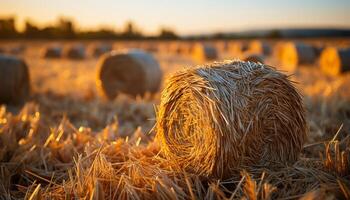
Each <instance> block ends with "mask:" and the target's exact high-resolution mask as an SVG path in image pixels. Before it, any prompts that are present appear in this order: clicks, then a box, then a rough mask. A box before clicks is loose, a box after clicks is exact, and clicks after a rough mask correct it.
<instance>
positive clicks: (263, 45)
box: [249, 40, 272, 56]
mask: <svg viewBox="0 0 350 200" xmlns="http://www.w3.org/2000/svg"><path fill="white" fill-rule="evenodd" d="M249 52H250V53H256V54H263V55H266V56H267V55H270V54H271V52H272V50H271V46H270V45H269V44H268V43H267V42H264V41H260V40H253V41H252V42H250V43H249Z"/></svg>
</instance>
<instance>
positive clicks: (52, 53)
mask: <svg viewBox="0 0 350 200" xmlns="http://www.w3.org/2000/svg"><path fill="white" fill-rule="evenodd" d="M61 56H62V48H61V47H59V46H49V47H46V48H45V49H44V51H43V57H44V58H60V57H61Z"/></svg>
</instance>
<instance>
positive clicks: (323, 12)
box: [0, 0, 350, 35]
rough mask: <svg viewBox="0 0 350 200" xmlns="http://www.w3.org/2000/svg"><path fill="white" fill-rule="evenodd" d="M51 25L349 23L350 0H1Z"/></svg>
mask: <svg viewBox="0 0 350 200" xmlns="http://www.w3.org/2000/svg"><path fill="white" fill-rule="evenodd" d="M11 15H15V16H16V19H17V21H18V24H17V26H18V27H19V28H23V22H24V20H25V19H30V20H31V21H33V22H35V23H37V24H41V25H47V24H49V23H50V22H54V21H55V20H56V19H57V18H58V17H59V16H65V17H70V18H72V19H74V20H75V22H76V23H77V24H78V27H79V28H80V29H94V28H99V27H110V28H113V29H115V30H118V29H122V28H123V27H124V24H125V22H126V21H129V20H131V21H133V22H134V23H135V24H136V25H137V26H138V27H140V28H142V30H143V31H144V32H145V33H147V34H154V33H156V32H157V31H158V30H159V27H171V28H173V29H174V30H175V31H176V32H177V33H179V34H182V35H184V34H200V33H212V32H218V31H241V30H250V29H264V28H289V27H342V28H344V27H345V28H350V0H333V1H332V0H294V1H290V0H289V1H287V0H255V1H238V0H173V1H170V0H125V1H120V0H98V1H97V0H95V1H93V0H59V1H57V0H55V1H53V0H0V16H1V17H4V16H11Z"/></svg>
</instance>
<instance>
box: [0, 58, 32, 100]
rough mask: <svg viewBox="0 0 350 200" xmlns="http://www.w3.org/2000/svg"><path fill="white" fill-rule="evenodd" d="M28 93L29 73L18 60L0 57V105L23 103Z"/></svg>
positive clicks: (23, 63)
mask: <svg viewBox="0 0 350 200" xmlns="http://www.w3.org/2000/svg"><path fill="white" fill-rule="evenodd" d="M29 93H30V81H29V72H28V67H27V65H26V63H25V62H24V61H23V60H22V59H19V58H16V57H12V56H4V55H0V104H2V103H6V104H7V103H9V104H19V103H23V102H24V101H25V99H26V98H27V97H28V96H29Z"/></svg>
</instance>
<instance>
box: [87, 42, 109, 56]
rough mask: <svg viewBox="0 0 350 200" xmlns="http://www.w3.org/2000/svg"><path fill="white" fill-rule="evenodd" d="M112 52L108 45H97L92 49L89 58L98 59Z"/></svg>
mask: <svg viewBox="0 0 350 200" xmlns="http://www.w3.org/2000/svg"><path fill="white" fill-rule="evenodd" d="M109 51H112V45H109V44H97V45H95V46H93V47H92V49H91V53H90V54H91V56H92V57H100V56H101V55H103V54H105V53H107V52H109Z"/></svg>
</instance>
